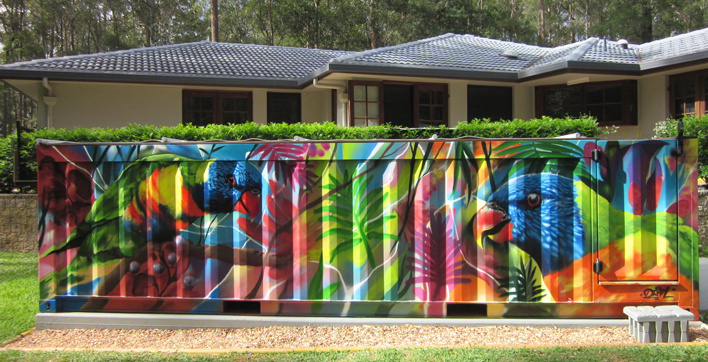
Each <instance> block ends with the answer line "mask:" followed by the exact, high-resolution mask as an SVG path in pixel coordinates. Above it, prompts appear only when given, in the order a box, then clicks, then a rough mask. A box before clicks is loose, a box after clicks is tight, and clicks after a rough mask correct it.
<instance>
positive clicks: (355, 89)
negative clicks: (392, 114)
mask: <svg viewBox="0 0 708 362" xmlns="http://www.w3.org/2000/svg"><path fill="white" fill-rule="evenodd" d="M380 93H381V87H380V84H379V83H376V82H356V83H354V82H352V83H351V84H350V86H349V94H350V95H352V96H351V97H352V99H351V109H350V114H351V119H352V122H351V123H352V125H353V126H357V127H362V126H377V125H379V124H381V102H380V101H379V99H380V98H381V97H380Z"/></svg>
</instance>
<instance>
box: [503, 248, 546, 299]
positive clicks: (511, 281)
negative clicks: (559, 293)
mask: <svg viewBox="0 0 708 362" xmlns="http://www.w3.org/2000/svg"><path fill="white" fill-rule="evenodd" d="M536 275H538V267H537V265H536V264H535V262H534V261H533V260H532V259H530V258H529V259H528V260H527V261H526V262H524V261H523V260H520V263H519V266H518V267H511V268H510V273H509V277H508V278H504V279H503V280H502V285H504V286H505V289H506V290H507V291H506V292H504V293H501V294H500V296H501V297H508V298H509V301H511V302H540V301H541V300H543V298H544V297H546V294H545V292H544V289H543V281H541V280H539V279H537V278H536Z"/></svg>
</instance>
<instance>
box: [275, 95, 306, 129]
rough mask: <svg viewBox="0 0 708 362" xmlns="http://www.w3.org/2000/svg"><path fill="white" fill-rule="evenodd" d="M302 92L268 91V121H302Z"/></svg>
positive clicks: (292, 122) (291, 122) (290, 122)
mask: <svg viewBox="0 0 708 362" xmlns="http://www.w3.org/2000/svg"><path fill="white" fill-rule="evenodd" d="M300 108H301V102H300V93H274V92H268V122H269V123H272V122H275V123H282V122H285V123H289V124H294V123H300V121H301V118H302V117H301V113H300Z"/></svg>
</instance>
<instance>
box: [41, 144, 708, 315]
mask: <svg viewBox="0 0 708 362" xmlns="http://www.w3.org/2000/svg"><path fill="white" fill-rule="evenodd" d="M675 147H676V141H675V140H647V141H596V140H536V141H534V140H513V141H511V140H479V141H416V142H313V143H285V142H280V143H277V142H275V143H260V144H252V143H250V144H249V143H218V144H217V143H201V144H196V143H174V144H103V145H101V144H82V145H79V144H50V143H46V144H40V145H39V146H38V162H39V178H38V179H39V212H40V220H41V222H40V233H39V242H40V270H39V274H40V284H41V286H40V287H41V300H42V302H43V303H44V304H42V305H43V306H45V307H43V308H45V309H47V310H59V311H64V310H125V311H150V310H156V311H180V312H195V313H218V312H222V311H223V306H222V304H221V303H213V302H214V301H241V300H245V301H247V300H252V301H260V302H266V301H278V302H282V303H280V304H278V306H277V307H276V309H275V310H273V311H272V313H281V314H288V313H292V314H297V313H304V314H311V313H325V314H326V313H330V314H383V315H386V314H388V315H392V314H401V313H402V314H418V315H444V314H445V309H444V308H443V307H442V306H443V305H444V304H446V303H455V302H460V303H468V302H469V303H510V302H544V303H550V304H551V305H557V304H561V303H566V304H571V305H574V304H576V305H577V306H578V308H576V309H572V310H571V311H570V312H566V313H569V314H570V315H584V314H585V313H589V312H587V311H585V310H584V309H583V308H582V305H583V303H600V304H603V303H604V304H613V303H614V304H617V306H620V307H621V303H636V302H640V301H647V300H650V301H655V302H663V303H674V304H679V305H681V306H683V307H686V308H692V309H695V308H697V306H698V299H697V279H696V278H695V277H694V276H693V273H694V271H697V270H698V267H697V260H698V259H697V233H696V231H695V230H696V228H697V219H696V216H695V215H696V213H695V212H693V211H694V210H695V208H696V195H697V191H696V165H695V154H696V152H697V150H696V149H695V148H696V147H697V146H696V142H695V140H687V141H686V143H685V148H684V152H683V155H682V156H678V157H676V156H672V155H671V149H672V148H675ZM651 288H665V289H661V290H662V291H664V292H663V293H660V295H659V294H656V293H652V296H653V298H651V299H647V298H646V297H645V296H646V295H647V293H646V290H649V289H651ZM657 295H659V296H660V298H658V297H656V296H657ZM47 301H50V302H51V301H55V302H56V301H59V302H61V303H63V304H61V305H60V306H54V307H52V306H51V304H48V303H46V302H47ZM70 301H72V302H73V303H70ZM295 301H301V303H286V302H295ZM365 301H369V302H378V303H377V305H376V307H372V304H371V303H368V304H367V303H353V302H365ZM59 302H57V303H59ZM336 302H341V303H340V304H336ZM387 302H397V303H387ZM402 302H409V303H402ZM439 302H444V303H439ZM330 304H331V305H338V307H337V309H336V310H333V309H327V308H328V307H331V306H330ZM358 304H361V305H362V306H361V307H360V306H358ZM614 304H613V305H614ZM402 306H403V307H402ZM331 308H333V307H331ZM357 308H359V309H357ZM371 308H376V310H374V311H372V310H371ZM396 308H403V309H405V310H404V311H401V310H399V311H394V309H396ZM266 309H267V307H264V306H262V307H261V312H264V313H266V312H268V311H267V310H266ZM616 310H617V308H615V309H613V311H616ZM552 313H553V312H552ZM610 313H612V312H610ZM556 315H560V314H559V313H556Z"/></svg>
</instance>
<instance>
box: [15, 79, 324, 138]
mask: <svg viewBox="0 0 708 362" xmlns="http://www.w3.org/2000/svg"><path fill="white" fill-rule="evenodd" d="M33 83H34V84H23V85H24V87H25V88H27V89H30V88H36V90H35V92H27V93H33V94H31V96H32V97H33V98H34V99H35V100H39V101H38V112H37V117H38V123H39V124H40V125H46V122H47V109H48V108H47V106H46V105H45V104H44V103H43V102H42V101H41V99H42V97H43V95H44V94H46V90H45V89H44V88H43V87H42V85H41V83H40V82H33ZM50 84H51V86H52V89H53V93H54V97H56V99H57V102H56V105H55V106H54V107H53V112H52V113H53V127H54V128H74V127H113V128H118V127H123V126H127V125H128V124H145V125H147V124H152V125H157V126H176V125H178V124H181V123H182V91H183V89H189V90H224V91H250V92H252V95H253V122H255V123H259V124H266V123H267V119H268V108H267V107H268V92H269V91H270V92H293V90H277V89H273V90H266V89H227V88H218V89H217V88H206V87H182V86H169V85H165V86H160V85H140V84H121V83H78V82H51V81H50ZM296 92H297V91H296ZM301 94H302V114H301V116H302V120H303V122H324V121H331V118H332V116H331V95H330V91H329V90H328V89H322V90H315V91H303V92H301Z"/></svg>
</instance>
